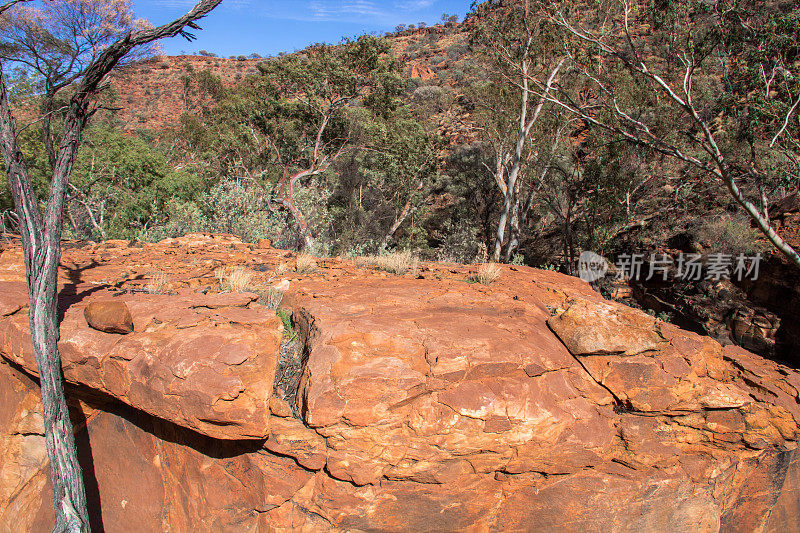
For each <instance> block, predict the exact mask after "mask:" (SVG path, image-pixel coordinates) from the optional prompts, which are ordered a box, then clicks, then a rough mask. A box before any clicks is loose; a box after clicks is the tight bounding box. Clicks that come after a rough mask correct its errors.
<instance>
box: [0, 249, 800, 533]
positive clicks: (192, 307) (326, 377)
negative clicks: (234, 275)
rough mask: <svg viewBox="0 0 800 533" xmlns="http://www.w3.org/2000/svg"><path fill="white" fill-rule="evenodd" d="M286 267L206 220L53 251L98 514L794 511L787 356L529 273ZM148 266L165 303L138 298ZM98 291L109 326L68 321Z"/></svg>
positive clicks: (38, 487) (764, 518)
mask: <svg viewBox="0 0 800 533" xmlns="http://www.w3.org/2000/svg"><path fill="white" fill-rule="evenodd" d="M20 259H21V258H20V254H19V250H18V249H17V248H15V247H13V246H12V247H7V248H6V249H5V250H4V251H3V252H2V254H0V283H1V284H2V285H0V356H2V359H3V360H4V361H5V363H2V364H0V401H2V405H4V406H8V408H7V409H3V410H2V412H0V454H1V455H0V531H6V530H7V531H11V530H12V525H13V529H14V530H33V531H39V530H46V529H47V528H48V527H50V525H51V524H50V522H49V521H50V520H51V518H50V516H51V510H50V506H51V501H50V500H49V490H50V489H49V485H48V479H47V476H48V473H47V471H48V468H47V456H46V453H45V452H44V443H43V438H42V424H41V414H40V413H41V404H40V402H39V399H38V391H37V386H36V383H35V382H34V381H33V380H32V379H31V377H32V376H34V375H35V370H36V367H35V364H34V363H33V359H32V354H30V353H29V352H30V349H29V348H27V343H26V340H27V339H26V335H27V329H26V328H27V315H26V309H27V307H26V306H27V300H26V298H27V293H26V291H25V290H24V283H23V280H22V279H20V267H19V265H20ZM282 264H283V266H281V265H282ZM290 264H292V254H290V253H288V252H284V251H280V250H275V249H272V248H268V247H255V246H252V245H247V244H243V243H241V242H239V241H238V240H236V239H235V238H233V237H228V236H204V235H194V236H189V237H186V238H183V239H174V240H168V241H164V242H162V243H159V244H156V245H149V244H145V245H136V246H128V245H127V244H126V243H120V242H111V243H104V244H100V245H92V244H90V245H85V246H78V245H76V246H74V247H70V249H68V250H66V251H65V254H64V264H63V277H62V283H63V286H62V295H63V298H62V301H63V302H64V304H65V305H64V317H63V320H62V323H61V334H62V338H61V341H60V345H59V346H60V348H61V353H62V357H63V359H64V373H65V377H66V379H67V381H68V383H69V384H70V385H71V386H70V398H71V408H72V410H73V412H72V414H73V419H74V421H75V425H76V431H77V432H78V442H79V448H80V449H81V453H82V458H81V459H82V461H83V465H84V471H85V473H86V476H85V477H86V479H87V490H88V491H89V497H90V500H91V502H92V503H91V505H92V509H93V513H94V515H93V520H94V522H95V525H96V526H97V527H102V528H104V529H105V530H107V531H121V530H129V529H130V524H137V527H138V528H140V529H141V530H146V531H156V530H173V531H188V530H192V531H220V530H237V531H240V530H248V531H273V530H274V531H281V530H307V531H312V530H313V531H317V530H337V531H345V530H376V531H410V530H420V531H454V530H496V531H501V530H502V531H506V530H510V531H518V530H531V529H536V530H543V531H549V530H578V529H580V530H586V531H601V530H602V531H654V530H670V531H719V530H724V531H786V530H796V529H798V527H800V523H798V518H797V513H796V509H797V506H798V503H800V492H798V491H799V490H800V456H798V453H797V439H798V434H799V433H800V400H799V397H800V392H798V391H800V373H798V372H796V371H795V370H793V369H790V368H787V367H784V366H781V365H779V364H777V363H774V362H770V361H767V360H764V359H762V358H760V357H758V356H755V355H753V354H751V353H749V352H746V351H744V350H743V349H741V348H737V347H722V346H721V345H720V344H719V343H717V342H716V341H714V340H712V339H709V338H706V337H702V336H700V335H697V334H694V333H690V332H686V331H683V330H681V329H679V328H677V327H676V326H674V325H671V324H666V323H663V322H661V321H659V320H656V319H655V318H653V317H650V316H649V315H646V314H644V313H641V312H639V311H636V310H633V309H630V308H628V307H625V306H623V305H621V304H617V303H614V302H608V301H606V300H604V299H602V298H601V297H600V296H599V295H598V294H597V293H595V292H594V291H593V290H592V289H591V288H590V287H589V286H588V285H586V284H584V283H583V282H581V281H580V280H578V279H576V278H570V277H567V276H563V275H560V274H556V273H553V272H547V271H536V270H533V269H529V268H526V267H513V266H508V267H503V271H502V275H501V277H500V279H499V280H498V281H497V282H495V283H494V284H493V285H491V286H483V285H473V284H469V283H467V282H466V280H467V278H468V277H469V276H470V274H471V273H473V271H474V267H470V266H461V265H448V264H426V265H424V266H423V267H422V268H421V269H420V270H419V272H418V273H416V275H414V276H410V275H407V276H394V275H391V274H388V273H385V272H381V271H376V270H369V269H361V268H357V267H356V266H355V265H354V264H353V263H352V262H350V261H347V260H334V259H326V260H320V261H318V268H317V269H316V270H315V271H314V272H311V273H305V274H302V275H301V274H297V273H293V272H291V271H290V270H289V269H288V268H287V266H286V265H290ZM223 265H224V266H234V265H238V266H240V267H243V268H248V269H250V270H251V271H252V272H253V273H254V276H256V277H257V278H258V279H257V282H256V285H257V284H262V285H261V287H260V288H261V290H263V291H266V290H267V289H266V286H265V285H263V284H267V283H269V284H272V285H273V286H274V285H277V284H279V283H280V284H282V286H284V287H288V289H287V293H286V296H285V298H284V304H283V305H284V307H285V308H287V309H289V310H291V313H292V317H293V319H292V323H293V328H294V329H295V331H294V332H288V331H287V332H286V335H285V337H284V338H283V341H282V340H281V338H282V336H283V333H284V332H283V326H282V325H281V322H280V320H278V319H277V318H276V317H275V314H274V313H273V312H271V311H270V310H269V309H267V308H266V307H264V306H262V305H260V304H259V303H258V301H257V300H258V298H259V297H258V295H256V294H218V293H217V290H218V288H219V284H218V281H217V279H216V276H215V274H214V272H215V270H216V269H217V268H219V267H220V266H223ZM154 272H162V273H164V275H165V276H166V278H165V279H164V281H163V284H162V285H163V287H164V288H163V290H164V292H170V293H173V294H169V295H153V294H146V293H144V292H143V291H144V290H145V287H146V286H148V282H149V281H150V280H149V278H151V277H152V276H153V273H154ZM259 277H260V278H259ZM257 288H258V287H255V286H254V289H257ZM107 301H115V302H124V303H125V305H126V306H127V307H128V308H129V309H130V314H131V317H132V322H133V326H134V327H133V331H132V332H131V333H128V334H127V335H121V334H118V333H106V332H101V331H98V330H96V329H93V328H91V327H90V326H89V324H88V323H87V321H86V319H85V317H84V309H85V308H86V306H87V305H90V304H91V303H92V302H107ZM294 335H296V336H297V337H298V338H299V341H300V342H299V347H300V349H299V350H298V351H297V352H296V353H294V354H292V353H290V352H288V351H287V350H288V347H290V346H291V345H292V342H293V341H294V338H293V337H294ZM292 357H295V358H296V360H295V363H296V364H288V363H287V362H286V359H287V358H292ZM276 369H277V370H276ZM276 373H277V375H276ZM295 384H296V385H295ZM295 388H296V390H295Z"/></svg>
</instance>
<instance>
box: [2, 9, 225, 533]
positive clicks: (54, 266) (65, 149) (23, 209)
mask: <svg viewBox="0 0 800 533" xmlns="http://www.w3.org/2000/svg"><path fill="white" fill-rule="evenodd" d="M220 1H221V0H202V1H201V2H199V3H198V4H197V5H196V6H195V7H194V9H192V10H191V11H190V12H189V13H187V14H186V15H184V16H183V17H181V18H180V19H177V20H175V21H173V22H171V23H169V24H166V25H164V26H160V27H158V28H153V29H149V30H143V31H139V32H135V33H128V34H126V35H125V36H123V37H122V38H121V39H119V40H118V41H116V42H115V43H113V44H112V45H110V46H109V47H107V48H106V49H105V50H104V51H103V53H102V54H101V55H100V56H99V57H98V58H96V59H95V60H94V61H92V63H91V64H90V65H89V66H88V67H87V69H86V70H85V73H84V77H83V79H82V81H81V82H80V83H79V84H78V87H77V89H76V92H75V94H74V95H73V96H72V99H71V100H70V104H69V108H68V111H67V115H66V119H65V121H64V130H63V133H62V138H61V142H60V145H59V149H58V155H57V157H56V158H55V164H54V165H53V166H52V179H51V182H50V194H49V197H48V201H47V207H46V210H45V214H44V216H42V213H41V212H40V211H39V206H38V200H37V198H36V195H35V193H34V191H33V187H32V185H31V180H30V176H29V174H28V170H27V168H26V166H25V160H24V158H23V155H22V152H21V151H20V149H19V146H18V145H17V129H16V124H15V121H14V118H13V116H12V114H11V107H10V105H9V101H8V91H7V87H6V80H5V76H4V73H3V68H2V65H0V151H1V152H2V155H3V159H4V162H5V166H6V175H7V177H8V183H9V188H10V189H11V195H12V196H13V198H14V204H15V208H16V213H17V217H18V219H19V230H20V236H21V238H22V249H23V256H24V260H25V269H26V273H27V280H28V298H29V311H28V318H29V323H30V330H31V342H32V345H33V352H34V356H35V358H36V364H37V367H38V372H39V382H40V387H41V393H42V404H43V411H44V412H43V415H44V432H45V445H46V448H47V454H48V458H49V460H50V477H51V482H52V487H53V507H54V513H55V527H54V529H53V531H54V532H58V533H61V532H68V533H84V532H88V531H90V524H89V518H88V517H89V513H88V509H87V503H86V493H85V489H84V484H83V475H82V472H81V467H80V464H79V462H78V454H77V448H76V446H75V436H74V433H73V427H72V422H71V421H70V418H69V410H68V408H67V402H66V396H65V394H64V381H63V375H62V372H61V357H60V355H59V353H58V338H59V331H58V292H57V291H58V265H59V262H60V260H61V234H62V228H63V218H64V203H65V200H66V192H67V184H68V180H69V176H70V173H71V171H72V165H73V163H74V161H75V156H76V154H77V152H78V146H79V144H80V138H81V132H82V131H83V128H84V127H85V126H86V121H87V120H88V118H89V116H90V115H91V112H89V111H88V109H89V105H90V99H91V97H92V96H93V95H94V94H96V93H97V91H98V87H99V85H100V83H101V81H102V80H103V78H105V76H106V75H107V74H108V73H109V72H110V71H111V70H112V69H113V68H114V67H115V66H116V65H117V63H118V62H119V61H120V59H122V58H123V57H124V56H125V55H126V54H127V53H128V52H130V51H131V50H132V49H133V48H134V47H135V46H137V45H140V44H146V43H149V42H152V41H154V40H156V39H159V38H161V37H166V36H174V35H177V34H179V33H182V32H183V28H184V27H185V26H186V25H187V24H190V23H191V24H192V27H196V25H194V23H193V21H194V20H197V19H199V18H200V17H202V16H204V15H205V14H207V13H208V12H209V11H211V10H212V9H213V8H214V7H216V6H217V4H219V3H220ZM16 3H19V1H18V0H17V1H14V0H12V1H11V2H7V3H6V4H4V5H3V6H0V13H2V12H3V11H5V10H7V9H8V8H9V7H10V6H12V5H14V4H16Z"/></svg>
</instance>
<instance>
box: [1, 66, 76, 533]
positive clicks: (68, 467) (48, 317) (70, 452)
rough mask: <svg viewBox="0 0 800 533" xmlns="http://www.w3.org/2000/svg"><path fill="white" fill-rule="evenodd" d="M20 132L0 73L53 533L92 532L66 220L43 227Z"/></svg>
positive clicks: (3, 125)
mask: <svg viewBox="0 0 800 533" xmlns="http://www.w3.org/2000/svg"><path fill="white" fill-rule="evenodd" d="M15 131H16V128H15V125H14V119H13V118H12V116H11V109H10V108H9V106H8V94H7V92H6V84H5V77H4V74H3V72H2V69H0V134H2V141H3V142H2V152H3V159H4V160H5V162H6V171H7V173H8V181H9V187H10V189H11V194H12V196H13V197H14V203H15V205H16V212H17V217H18V218H19V220H20V236H21V237H22V249H23V255H24V258H25V266H26V270H27V272H28V297H29V301H30V305H29V311H28V320H29V322H30V328H31V342H32V344H33V352H34V355H35V357H36V364H37V367H38V369H39V382H40V385H41V390H42V405H43V408H44V413H43V414H44V430H45V445H46V447H47V454H48V457H49V458H50V480H51V483H52V485H53V505H54V508H55V528H54V530H53V531H69V532H73V531H74V532H82V531H89V516H88V511H87V506H86V494H85V491H84V487H83V475H82V473H81V467H80V464H79V463H78V459H77V457H78V454H77V449H76V447H75V437H74V434H73V428H72V422H71V421H70V418H69V410H68V408H67V402H66V397H65V395H64V381H63V377H62V375H61V359H60V357H59V354H58V348H57V342H58V323H57V319H58V310H57V305H58V296H57V292H56V290H57V281H58V280H57V278H58V264H59V261H60V259H61V246H60V240H61V228H60V222H61V219H60V216H59V217H58V218H57V219H56V220H53V221H50V222H57V223H58V224H57V225H56V226H55V227H53V226H52V225H49V224H48V225H47V226H46V225H45V224H44V223H43V220H42V217H41V214H40V212H39V207H38V206H37V205H36V196H35V194H34V192H33V189H32V187H31V185H30V180H28V179H27V176H28V174H27V169H26V168H25V162H24V159H23V156H22V153H21V152H20V151H19V149H18V147H17V146H16V142H15V140H14V132H15ZM9 135H10V137H9ZM63 169H64V167H63V166H62V170H63ZM66 170H67V171H68V170H69V169H66ZM55 180H56V177H55V176H54V181H55ZM44 228H47V230H52V233H53V234H52V235H46V233H47V230H45V229H44Z"/></svg>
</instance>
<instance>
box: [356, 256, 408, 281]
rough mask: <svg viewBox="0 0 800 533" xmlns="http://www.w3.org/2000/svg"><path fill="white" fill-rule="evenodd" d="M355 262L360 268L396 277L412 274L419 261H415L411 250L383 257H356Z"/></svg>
mask: <svg viewBox="0 0 800 533" xmlns="http://www.w3.org/2000/svg"><path fill="white" fill-rule="evenodd" d="M355 262H356V264H357V265H358V266H360V267H365V266H371V267H375V268H378V269H380V270H385V271H386V272H390V273H392V274H397V275H398V276H402V275H403V274H409V273H411V274H413V273H415V272H416V271H417V268H418V267H419V259H417V257H416V256H415V255H414V253H413V252H411V250H406V251H404V252H393V253H390V254H384V255H373V256H365V257H357V258H356V259H355Z"/></svg>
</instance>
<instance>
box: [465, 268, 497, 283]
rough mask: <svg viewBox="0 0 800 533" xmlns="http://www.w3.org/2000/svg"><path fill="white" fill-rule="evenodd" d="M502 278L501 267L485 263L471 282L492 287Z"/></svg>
mask: <svg viewBox="0 0 800 533" xmlns="http://www.w3.org/2000/svg"><path fill="white" fill-rule="evenodd" d="M499 278H500V267H499V266H498V265H497V264H496V263H483V264H482V265H480V266H478V271H477V272H476V273H475V274H473V275H472V276H471V277H470V281H473V282H475V283H480V284H482V285H491V284H492V283H494V282H495V281H497V280H498V279H499Z"/></svg>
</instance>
